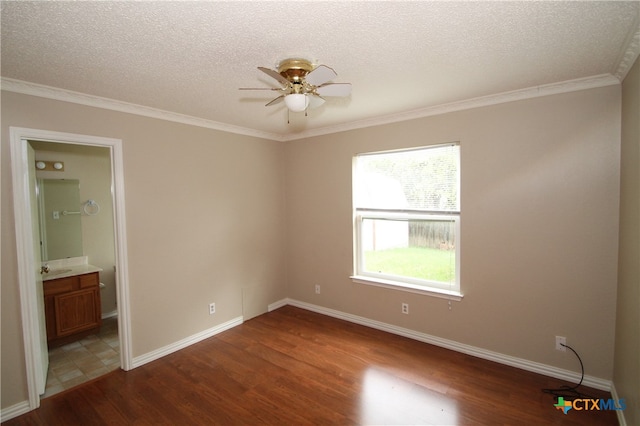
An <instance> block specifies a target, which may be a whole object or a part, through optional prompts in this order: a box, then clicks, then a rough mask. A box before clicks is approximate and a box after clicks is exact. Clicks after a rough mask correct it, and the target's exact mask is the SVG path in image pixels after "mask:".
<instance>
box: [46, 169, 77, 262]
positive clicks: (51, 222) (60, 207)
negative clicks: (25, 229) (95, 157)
mask: <svg viewBox="0 0 640 426" xmlns="http://www.w3.org/2000/svg"><path fill="white" fill-rule="evenodd" d="M37 185H38V188H37V199H38V216H39V220H40V251H41V256H42V260H43V261H47V260H55V259H64V258H67V257H78V256H82V255H83V250H82V227H81V223H80V217H81V211H82V210H81V205H80V181H79V180H77V179H37Z"/></svg>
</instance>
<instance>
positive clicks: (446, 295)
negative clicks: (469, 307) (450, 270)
mask: <svg viewBox="0 0 640 426" xmlns="http://www.w3.org/2000/svg"><path fill="white" fill-rule="evenodd" d="M351 281H353V282H354V283H358V284H366V285H374V286H377V287H384V288H390V289H393V290H400V291H407V292H410V293H417V294H423V295H425V296H432V297H439V298H441V299H447V300H454V301H457V302H459V301H461V300H462V298H463V297H464V295H463V294H462V293H460V292H457V291H451V290H444V289H439V288H433V287H427V288H425V287H423V286H419V285H414V284H407V283H403V282H399V281H391V280H383V279H379V278H372V277H365V276H362V275H354V276H352V277H351Z"/></svg>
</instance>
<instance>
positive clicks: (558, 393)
mask: <svg viewBox="0 0 640 426" xmlns="http://www.w3.org/2000/svg"><path fill="white" fill-rule="evenodd" d="M560 344H561V345H562V346H564V347H565V348H569V349H571V352H573V353H574V354H575V355H576V357H578V361H580V369H581V370H582V375H581V376H580V383H578V384H577V385H574V386H567V385H562V386H560V387H559V388H555V389H542V392H544V393H548V394H551V395H553V396H554V397H555V398H556V401H557V399H558V398H560V397H562V398H564V399H565V400H567V401H572V400H574V399H592V398H591V397H590V396H589V395H586V394H584V393H582V392H580V391H578V388H579V387H580V385H582V381H583V380H584V365H583V364H582V359H580V355H578V352H576V351H575V350H573V348H572V347H571V346H567V345H564V344H562V343H560Z"/></svg>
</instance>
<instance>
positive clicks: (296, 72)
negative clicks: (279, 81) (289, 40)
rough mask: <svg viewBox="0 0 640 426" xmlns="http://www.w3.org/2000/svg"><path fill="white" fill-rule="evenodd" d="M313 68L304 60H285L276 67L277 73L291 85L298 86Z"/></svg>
mask: <svg viewBox="0 0 640 426" xmlns="http://www.w3.org/2000/svg"><path fill="white" fill-rule="evenodd" d="M313 68H314V66H313V64H312V63H311V62H309V61H307V60H306V59H299V58H294V59H285V60H283V61H282V62H280V65H278V72H279V73H280V75H281V76H283V77H284V78H286V79H287V80H289V81H290V82H291V83H294V84H295V83H298V84H300V83H302V82H303V81H304V77H305V76H306V75H307V74H309V73H310V72H311V71H313Z"/></svg>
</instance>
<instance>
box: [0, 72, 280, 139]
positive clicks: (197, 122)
mask: <svg viewBox="0 0 640 426" xmlns="http://www.w3.org/2000/svg"><path fill="white" fill-rule="evenodd" d="M0 82H1V84H2V90H6V91H9V92H15V93H21V94H23V95H31V96H38V97H41V98H47V99H54V100H57V101H64V102H71V103H75V104H80V105H86V106H91V107H96V108H103V109H108V110H113V111H119V112H125V113H129V114H135V115H141V116H145V117H151V118H157V119H160V120H167V121H173V122H176V123H182V124H189V125H192V126H197V127H205V128H207V129H213V130H220V131H223V132H228V133H235V134H239V135H245V136H253V137H257V138H261V139H271V140H278V141H279V140H282V137H281V135H278V134H275V133H269V132H262V131H259V130H254V129H249V128H246V127H240V126H233V125H231V124H225V123H220V122H217V121H213V120H207V119H204V118H198V117H193V116H190V115H185V114H178V113H175V112H171V111H165V110H161V109H157V108H151V107H147V106H143V105H137V104H132V103H128V102H123V101H118V100H115V99H109V98H103V97H100V96H94V95H87V94H85V93H80V92H74V91H72V90H65V89H60V88H57V87H51V86H45V85H42V84H37V83H31V82H28V81H22V80H16V79H13V78H6V77H2V78H1V79H0Z"/></svg>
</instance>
